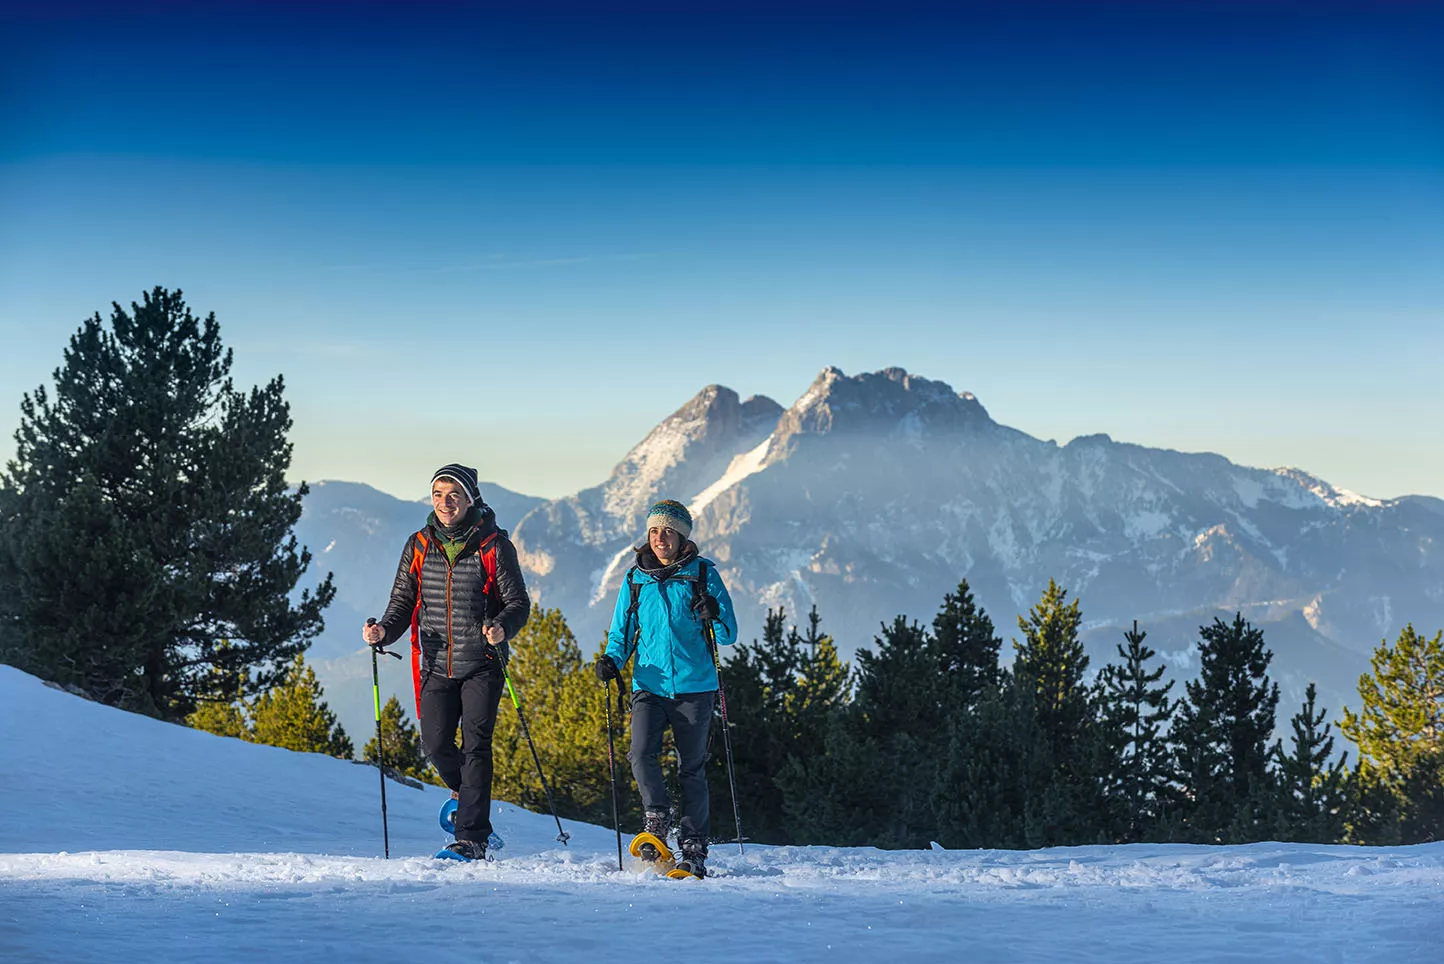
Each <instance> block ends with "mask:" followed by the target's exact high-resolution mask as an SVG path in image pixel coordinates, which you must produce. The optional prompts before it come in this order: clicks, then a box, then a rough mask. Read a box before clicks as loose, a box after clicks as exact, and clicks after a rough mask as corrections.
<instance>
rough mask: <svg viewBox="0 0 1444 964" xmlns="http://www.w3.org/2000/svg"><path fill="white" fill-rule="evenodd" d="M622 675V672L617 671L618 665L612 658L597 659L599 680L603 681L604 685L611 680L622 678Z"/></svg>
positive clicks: (602, 657) (601, 657)
mask: <svg viewBox="0 0 1444 964" xmlns="http://www.w3.org/2000/svg"><path fill="white" fill-rule="evenodd" d="M621 675H622V673H621V671H620V670H618V669H617V664H616V663H614V662H612V657H610V656H598V657H597V679H599V680H601V681H602V682H603V683H606V682H609V681H611V680H614V679H619V678H621Z"/></svg>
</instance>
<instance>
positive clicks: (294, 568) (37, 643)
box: [0, 288, 334, 720]
mask: <svg viewBox="0 0 1444 964" xmlns="http://www.w3.org/2000/svg"><path fill="white" fill-rule="evenodd" d="M230 370H231V353H230V351H229V350H227V349H225V348H224V347H223V346H222V344H221V338H220V326H219V325H218V324H217V323H216V320H215V316H214V315H210V316H207V317H206V318H205V319H204V320H201V319H198V318H196V317H195V316H194V315H192V314H191V312H190V309H189V308H187V307H186V304H185V302H184V300H183V299H182V297H181V294H180V292H179V291H176V292H170V291H166V290H165V289H163V288H156V289H154V290H153V291H151V292H149V293H147V294H145V295H144V296H143V299H142V302H141V303H139V304H133V305H132V306H131V311H130V312H127V311H125V310H124V309H122V308H121V307H120V306H119V305H115V306H114V310H113V311H112V313H111V318H110V321H109V324H106V323H104V322H102V321H101V318H100V315H99V314H96V315H95V316H94V317H93V318H91V319H89V320H87V321H86V322H85V323H84V324H83V325H82V326H81V328H80V330H79V331H78V332H76V334H75V335H74V336H72V337H71V339H70V344H69V347H68V349H67V350H66V351H65V361H64V364H63V365H62V366H61V367H60V368H58V369H56V371H55V373H54V379H55V386H54V390H53V394H52V392H50V391H47V390H46V388H45V387H43V386H42V387H40V388H37V389H36V391H35V392H34V394H27V395H26V396H25V397H24V399H23V400H22V402H21V405H20V412H21V418H20V427H19V429H18V430H17V431H16V433H15V441H16V454H15V458H14V460H13V461H11V462H10V463H9V465H8V466H7V471H6V472H5V473H4V474H3V475H0V606H3V607H4V611H3V612H0V618H3V619H4V620H5V623H6V624H7V630H6V632H5V634H4V636H3V638H0V659H3V660H5V661H6V662H10V663H13V664H15V665H17V666H19V667H21V668H22V669H25V670H27V671H29V672H32V673H35V674H36V675H39V676H41V677H44V678H46V679H51V680H55V681H58V682H62V683H69V684H73V685H77V686H79V687H81V688H82V689H84V690H86V691H87V692H88V693H90V694H91V695H92V696H94V697H95V698H96V699H98V700H100V701H102V702H105V703H108V704H111V705H116V706H122V707H125V708H128V709H133V710H138V711H142V712H146V713H150V714H153V715H157V716H161V717H163V718H166V719H172V720H180V719H183V718H185V717H186V716H188V715H189V714H190V713H191V712H192V711H193V710H195V708H196V706H197V704H198V702H202V701H206V700H212V699H217V698H220V699H226V698H228V697H229V694H231V693H232V692H233V691H234V690H235V689H236V687H237V686H243V687H244V688H245V690H246V692H247V693H259V692H263V691H265V690H267V689H269V688H270V687H272V686H273V685H275V684H276V682H277V681H278V680H279V679H280V678H281V677H282V676H284V674H285V673H286V671H287V667H288V666H289V664H290V662H291V660H292V659H293V658H294V657H295V656H296V655H297V654H299V653H300V652H302V651H303V650H304V649H305V647H306V645H307V642H308V641H309V640H310V639H312V638H314V637H315V635H316V634H317V633H319V632H320V630H321V627H322V620H321V612H322V610H323V609H324V608H325V607H326V605H327V604H328V603H329V602H330V600H331V598H332V596H333V595H334V590H333V588H332V585H331V581H330V579H329V577H328V578H327V579H326V580H325V581H323V582H322V584H321V585H320V587H318V588H317V590H316V591H315V592H314V593H313V592H310V591H306V592H303V593H301V594H300V597H299V599H297V600H294V601H293V600H292V598H291V593H292V590H293V589H294V588H295V586H296V583H297V581H298V580H299V578H300V576H301V574H302V573H303V572H304V571H305V569H306V567H307V566H308V565H309V563H310V559H311V557H310V554H309V553H308V552H307V551H306V550H305V549H304V548H301V547H298V546H297V544H296V541H295V538H294V537H293V536H292V535H291V534H290V531H291V528H292V526H293V525H294V524H295V522H296V520H297V519H298V518H299V517H300V513H301V500H302V498H303V497H304V496H305V495H306V492H307V489H306V486H305V485H304V484H303V485H301V486H300V487H299V488H298V489H297V490H295V491H291V490H289V489H288V486H287V483H286V480H285V474H286V470H287V468H288V467H289V465H290V460H291V445H290V443H289V442H288V441H287V440H286V433H287V432H288V431H289V429H290V427H291V417H290V411H289V406H288V405H287V404H286V402H285V400H284V398H283V383H282V380H281V379H280V378H279V377H277V378H275V379H273V380H272V381H271V382H269V383H268V384H267V385H266V386H265V387H264V388H253V389H252V390H251V391H250V392H249V393H245V392H242V391H238V390H237V389H236V388H235V387H234V385H233V383H232V380H231V377H230Z"/></svg>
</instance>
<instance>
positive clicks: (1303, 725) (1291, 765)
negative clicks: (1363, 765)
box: [1274, 681, 1348, 843]
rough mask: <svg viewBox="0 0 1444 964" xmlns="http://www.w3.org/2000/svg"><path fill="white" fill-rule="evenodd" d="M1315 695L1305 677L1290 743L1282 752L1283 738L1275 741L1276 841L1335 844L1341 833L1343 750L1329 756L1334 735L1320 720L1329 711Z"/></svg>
mask: <svg viewBox="0 0 1444 964" xmlns="http://www.w3.org/2000/svg"><path fill="white" fill-rule="evenodd" d="M1317 696H1318V688H1317V687H1316V686H1314V684H1313V682H1312V681H1310V682H1309V687H1308V689H1307V690H1306V691H1305V692H1304V705H1303V706H1301V707H1299V711H1298V712H1297V713H1295V714H1294V717H1293V720H1292V721H1290V722H1291V725H1292V728H1293V731H1294V732H1293V736H1292V737H1291V739H1290V743H1291V744H1292V747H1293V748H1292V749H1291V750H1289V751H1288V752H1287V753H1285V752H1284V748H1283V743H1282V742H1279V743H1277V744H1275V746H1274V758H1275V760H1276V761H1277V765H1278V778H1277V783H1278V790H1279V805H1278V814H1277V818H1276V819H1277V823H1276V827H1277V833H1276V834H1275V836H1276V837H1277V838H1278V839H1280V840H1297V841H1301V842H1303V843H1338V842H1339V839H1340V838H1341V837H1342V836H1343V834H1344V819H1345V812H1344V811H1345V807H1346V805H1347V799H1346V782H1347V777H1348V771H1347V770H1346V769H1345V767H1346V765H1347V763H1346V758H1347V754H1345V756H1344V757H1341V758H1339V759H1334V738H1333V736H1332V735H1331V734H1330V732H1329V731H1330V729H1331V727H1330V726H1329V724H1327V723H1325V722H1324V719H1325V717H1326V716H1327V715H1328V714H1327V712H1326V711H1324V710H1322V709H1317V710H1316V709H1315V707H1314V700H1315V698H1316V697H1317ZM1321 727H1322V728H1321Z"/></svg>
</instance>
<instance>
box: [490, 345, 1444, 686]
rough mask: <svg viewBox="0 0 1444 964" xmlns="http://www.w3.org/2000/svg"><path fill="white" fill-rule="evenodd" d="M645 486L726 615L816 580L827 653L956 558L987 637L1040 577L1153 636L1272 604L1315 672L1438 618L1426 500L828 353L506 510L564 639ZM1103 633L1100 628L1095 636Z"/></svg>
mask: <svg viewBox="0 0 1444 964" xmlns="http://www.w3.org/2000/svg"><path fill="white" fill-rule="evenodd" d="M660 497H672V498H678V499H681V500H683V501H686V502H688V504H689V505H690V506H691V508H692V511H693V515H694V516H695V518H696V523H697V528H696V532H695V534H694V538H696V539H697V541H698V542H699V544H700V545H701V547H702V550H703V552H704V554H706V555H708V556H710V557H711V558H713V559H715V560H716V561H717V563H718V565H719V568H720V570H721V572H722V573H723V575H724V577H725V578H726V579H727V581H728V584H729V586H730V587H732V591H733V594H734V596H735V598H736V600H737V603H738V610H739V615H740V619H741V623H742V627H743V638H750V637H752V636H754V635H757V634H758V633H759V632H760V627H761V624H762V617H763V614H764V613H765V612H766V610H767V608H768V607H769V606H777V605H783V606H786V607H787V608H788V610H789V611H790V612H792V613H798V612H801V611H805V610H806V609H807V607H809V606H810V605H811V604H812V603H813V602H816V603H817V604H818V606H819V608H820V610H821V612H822V614H823V617H824V620H825V625H826V626H827V627H828V628H829V629H830V630H831V631H832V632H833V633H834V634H835V635H836V636H837V638H838V641H839V643H840V644H841V646H842V647H843V650H844V652H848V651H851V650H852V649H853V648H855V647H856V646H858V645H863V644H866V643H868V642H869V640H870V639H871V637H872V635H873V634H874V632H875V631H876V629H877V627H878V624H879V622H880V621H882V620H887V619H891V617H892V616H893V615H894V614H896V613H899V612H902V613H907V614H908V615H909V616H911V617H913V618H916V619H919V620H922V621H925V622H926V621H929V620H931V618H932V615H933V614H934V612H935V611H936V609H937V607H938V605H939V603H940V601H941V599H942V596H943V594H944V593H945V592H947V591H949V590H951V589H952V588H953V587H955V586H956V585H957V583H958V580H959V579H960V578H962V577H964V576H966V577H967V579H968V580H969V582H970V583H971V585H972V587H973V589H974V591H975V592H976V593H977V595H978V597H979V601H980V602H981V603H982V604H983V605H984V606H985V607H986V608H987V609H988V611H989V612H990V613H991V614H992V615H993V618H994V621H995V623H996V624H997V625H998V627H999V630H1000V632H1001V633H1002V634H1003V635H1004V637H1005V638H1006V637H1008V636H1010V635H1015V634H1016V633H1015V623H1014V617H1015V616H1016V614H1018V613H1019V612H1025V611H1026V610H1027V608H1028V607H1029V606H1031V605H1032V604H1033V603H1034V602H1035V601H1036V600H1037V598H1038V596H1039V594H1040V593H1041V591H1042V589H1043V587H1044V586H1045V585H1046V583H1047V580H1048V579H1049V578H1050V577H1052V578H1055V579H1057V580H1058V581H1059V582H1060V583H1061V584H1062V585H1064V586H1065V587H1067V588H1068V589H1069V590H1071V592H1072V593H1073V594H1074V595H1075V596H1077V597H1078V598H1081V600H1082V604H1083V612H1084V617H1085V619H1086V620H1087V625H1089V626H1090V627H1100V626H1106V625H1115V626H1116V625H1126V624H1127V622H1128V621H1130V620H1132V619H1135V618H1137V619H1139V620H1140V621H1141V622H1142V623H1143V624H1144V626H1145V628H1148V625H1149V624H1150V623H1153V624H1156V625H1158V626H1160V627H1162V626H1164V625H1165V624H1168V625H1173V624H1177V625H1178V627H1179V633H1180V634H1181V638H1180V639H1178V640H1176V641H1174V640H1170V639H1169V638H1167V637H1165V638H1162V639H1160V638H1159V637H1158V636H1157V635H1155V636H1154V637H1152V639H1151V642H1153V643H1154V644H1155V646H1156V647H1157V648H1160V649H1165V650H1166V649H1169V648H1173V647H1177V648H1182V647H1183V646H1184V645H1185V644H1186V642H1187V638H1188V637H1191V636H1192V635H1194V634H1196V629H1197V626H1198V624H1199V623H1200V622H1206V621H1207V618H1204V616H1206V615H1207V614H1208V613H1210V612H1211V611H1215V610H1218V611H1225V610H1226V611H1228V612H1230V613H1231V612H1233V611H1234V610H1242V611H1243V612H1244V614H1245V615H1246V616H1247V617H1249V618H1251V619H1253V620H1255V621H1257V622H1271V623H1273V622H1277V623H1279V626H1280V629H1279V632H1280V634H1282V635H1288V636H1289V638H1290V639H1291V640H1293V642H1292V643H1291V644H1290V646H1289V647H1287V648H1291V649H1297V650H1299V651H1300V654H1301V655H1300V658H1301V659H1308V658H1311V657H1310V655H1309V654H1310V653H1313V654H1314V656H1316V657H1317V658H1318V659H1320V660H1331V661H1333V663H1339V662H1340V661H1343V662H1347V663H1348V665H1347V666H1343V665H1337V666H1334V667H1333V669H1332V671H1329V670H1328V669H1327V668H1326V667H1319V669H1320V671H1321V674H1322V675H1325V676H1335V677H1336V678H1337V679H1339V680H1347V679H1348V677H1349V675H1350V674H1352V673H1357V672H1358V671H1359V670H1358V668H1357V667H1356V666H1355V663H1357V662H1358V661H1357V660H1355V659H1353V658H1352V657H1351V656H1350V651H1352V652H1353V653H1355V654H1358V653H1364V652H1367V651H1369V650H1370V649H1372V648H1373V647H1374V646H1375V645H1377V643H1378V642H1379V640H1380V639H1381V638H1383V637H1386V636H1392V635H1394V634H1395V633H1397V631H1398V629H1399V628H1400V626H1401V625H1402V624H1403V623H1404V622H1405V621H1407V620H1413V621H1414V622H1415V623H1416V624H1420V625H1425V626H1438V625H1444V553H1441V546H1444V502H1441V501H1440V500H1437V499H1432V498H1425V497H1408V498H1402V499H1396V500H1392V501H1379V500H1374V499H1367V498H1364V497H1362V496H1358V495H1355V494H1353V493H1350V492H1347V491H1344V490H1341V489H1336V488H1334V487H1333V486H1330V485H1329V484H1328V483H1326V482H1324V481H1323V480H1321V479H1318V478H1315V477H1313V476H1311V475H1308V474H1307V473H1304V472H1301V471H1298V470H1296V469H1254V468H1246V467H1243V466H1238V465H1234V464H1233V463H1231V462H1229V461H1228V460H1227V459H1224V458H1222V457H1221V456H1217V455H1211V454H1186V453H1182V452H1175V451H1171V450H1163V449H1149V448H1144V447H1142V446H1137V445H1130V444H1126V443H1119V442H1114V441H1113V440H1112V439H1110V438H1109V437H1108V436H1106V435H1093V436H1086V437H1082V438H1077V439H1074V440H1073V441H1072V442H1070V443H1068V444H1067V445H1064V446H1061V447H1060V446H1058V445H1057V444H1055V443H1053V442H1048V441H1040V440H1038V439H1035V438H1033V437H1031V436H1029V435H1027V434H1024V433H1022V432H1019V431H1016V430H1014V429H1011V428H1007V427H1005V426H1002V425H999V424H998V423H997V422H995V421H993V420H992V418H990V417H989V415H988V413H987V411H986V410H985V409H984V408H983V406H982V405H981V404H980V403H979V402H978V400H977V399H976V398H974V397H973V396H972V395H970V394H967V393H962V394H959V393H957V392H955V391H953V389H952V388H950V387H949V386H947V385H945V384H943V383H942V382H937V381H930V380H928V379H924V378H919V377H917V376H914V375H910V374H908V373H907V372H905V371H902V370H900V369H895V368H894V369H886V370H884V371H881V372H876V373H870V374H862V375H855V376H848V375H845V374H844V373H842V372H841V371H838V370H837V369H835V368H828V369H825V370H824V371H823V372H822V373H821V374H820V375H819V376H818V377H817V379H816V381H815V382H814V383H813V384H812V386H811V387H810V388H809V389H808V390H807V391H806V392H805V393H804V394H803V395H802V397H801V398H799V399H798V400H797V401H796V402H795V403H794V404H793V405H792V406H791V407H790V408H788V409H787V410H786V411H782V410H781V409H780V408H778V407H777V406H776V405H774V404H773V403H772V402H770V401H769V400H766V399H750V400H749V401H747V402H745V403H739V402H738V401H737V396H736V395H735V393H733V392H731V391H730V390H728V389H725V388H720V387H717V386H712V387H709V388H707V389H704V390H703V392H702V393H701V394H699V395H698V396H697V397H696V398H694V399H693V400H692V401H691V402H689V403H688V404H687V405H685V406H683V407H682V408H681V409H680V410H678V412H677V413H676V414H674V415H672V416H671V417H669V418H668V419H667V420H666V421H664V422H663V423H662V424H661V425H659V426H658V427H657V428H656V429H654V430H653V431H652V433H651V434H649V435H648V436H647V438H646V439H644V440H643V441H642V443H641V444H640V445H638V446H637V447H636V448H635V449H633V450H632V452H631V453H629V454H628V456H627V458H626V459H625V460H624V461H623V462H622V463H621V464H620V465H619V466H618V467H617V469H616V470H615V471H614V472H613V474H612V476H611V478H610V479H608V480H607V482H605V483H603V484H602V485H601V486H599V487H597V488H594V489H589V490H587V491H585V492H582V493H579V494H578V495H576V496H574V497H571V498H568V499H561V500H557V501H554V502H549V503H546V504H544V505H542V506H541V507H539V508H538V509H537V510H535V511H534V512H532V513H531V514H530V515H528V516H527V518H526V519H525V520H524V521H523V522H522V524H521V525H520V526H518V527H517V531H516V537H517V542H518V546H519V548H521V550H522V561H523V564H524V565H525V566H527V567H528V569H529V572H528V579H529V583H530V584H531V585H532V586H533V590H534V592H535V594H536V598H537V600H538V601H539V602H540V603H541V604H542V605H555V606H560V607H561V608H562V609H563V611H564V612H565V613H566V616H567V618H568V620H570V621H571V623H572V625H573V627H574V628H575V629H576V630H577V631H578V635H579V637H580V638H582V639H583V640H585V641H586V642H587V646H588V648H590V646H591V645H592V643H593V642H594V641H595V640H597V639H598V638H599V637H600V634H601V633H602V632H603V631H604V630H605V627H606V623H607V621H608V619H609V618H610V615H611V611H612V604H613V601H614V599H615V593H616V591H617V589H618V587H619V585H620V580H621V575H622V573H623V572H624V571H625V568H626V566H627V565H630V563H631V555H630V553H629V552H627V551H626V550H627V548H628V546H629V545H631V544H632V543H633V542H635V541H637V540H638V539H639V538H640V536H641V524H642V521H643V518H642V517H643V513H645V511H646V508H647V506H648V505H650V503H651V502H652V501H653V500H654V499H656V498H660ZM1292 617H1296V618H1292ZM1209 618H1211V617H1209ZM1285 625H1287V627H1288V629H1287V631H1285V630H1284V628H1283V627H1284V626H1285ZM1183 627H1191V628H1189V629H1187V630H1186V631H1185V629H1184V628H1183ZM1281 641H1282V640H1281ZM1112 642H1113V639H1112V636H1111V635H1108V636H1105V635H1100V636H1099V637H1098V639H1097V642H1096V643H1095V648H1096V650H1097V651H1098V653H1099V655H1104V654H1111V652H1112ZM1178 658H1179V659H1181V660H1183V659H1186V658H1187V656H1186V654H1183V655H1181V656H1179V657H1178ZM1359 665H1360V666H1361V665H1362V664H1359ZM1279 669H1280V670H1281V671H1282V670H1285V669H1288V670H1289V671H1293V669H1299V672H1301V673H1305V674H1306V673H1307V671H1308V668H1307V667H1303V668H1298V667H1282V666H1281V667H1279Z"/></svg>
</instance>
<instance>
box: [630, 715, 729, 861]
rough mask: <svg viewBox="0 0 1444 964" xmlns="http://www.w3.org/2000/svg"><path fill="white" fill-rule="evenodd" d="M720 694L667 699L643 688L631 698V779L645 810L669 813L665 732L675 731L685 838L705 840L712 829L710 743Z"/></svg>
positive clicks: (682, 833) (682, 829)
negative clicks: (664, 770) (664, 773)
mask: <svg viewBox="0 0 1444 964" xmlns="http://www.w3.org/2000/svg"><path fill="white" fill-rule="evenodd" d="M716 698H717V694H716V693H683V694H680V695H679V696H677V698H676V699H668V698H667V697H665V696H658V695H657V694H655V693H648V692H646V691H644V690H638V691H636V692H635V693H633V694H632V751H631V752H630V753H628V754H627V759H629V760H631V761H632V776H633V777H634V778H636V781H637V790H638V791H639V792H640V793H641V794H642V806H643V807H645V808H646V809H648V810H662V811H665V810H666V809H667V807H668V800H667V785H666V784H665V783H664V782H663V781H662V762H661V761H660V760H659V759H658V756H659V755H660V754H661V752H662V731H663V730H665V729H666V728H667V727H669V726H670V727H671V728H672V741H673V742H674V743H675V744H676V745H677V759H678V773H677V776H678V779H679V782H680V783H681V784H682V821H681V832H680V838H681V839H682V840H701V841H703V842H705V841H706V840H707V838H708V835H709V834H710V833H711V830H712V823H711V817H710V813H709V811H710V801H709V798H708V795H707V757H708V753H707V749H708V747H707V743H708V736H709V734H710V731H711V727H712V705H713V702H714V701H715V700H716Z"/></svg>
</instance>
